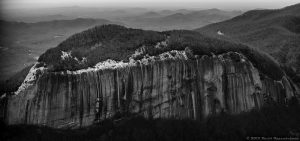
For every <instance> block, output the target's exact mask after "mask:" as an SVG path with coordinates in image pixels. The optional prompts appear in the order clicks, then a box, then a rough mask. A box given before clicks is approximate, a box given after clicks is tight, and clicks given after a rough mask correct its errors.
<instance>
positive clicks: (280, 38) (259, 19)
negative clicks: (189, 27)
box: [197, 4, 300, 85]
mask: <svg viewBox="0 0 300 141" xmlns="http://www.w3.org/2000/svg"><path fill="white" fill-rule="evenodd" d="M197 31H199V32H201V33H204V34H205V35H210V36H213V37H217V38H222V39H226V40H230V41H238V42H242V43H245V44H248V45H251V46H252V47H255V48H258V49H260V50H262V51H265V52H267V53H269V54H270V55H272V56H273V57H274V58H275V59H276V60H277V61H278V62H279V63H281V64H282V65H283V66H284V67H285V68H286V70H288V73H289V76H290V77H291V78H292V79H293V80H294V81H297V83H298V85H300V4H296V5H292V6H288V7H285V8H282V9H276V10H252V11H248V12H245V13H244V14H242V15H240V16H237V17H235V18H232V19H230V20H226V21H223V22H219V23H215V24H211V25H208V26H205V27H203V28H199V29H197Z"/></svg>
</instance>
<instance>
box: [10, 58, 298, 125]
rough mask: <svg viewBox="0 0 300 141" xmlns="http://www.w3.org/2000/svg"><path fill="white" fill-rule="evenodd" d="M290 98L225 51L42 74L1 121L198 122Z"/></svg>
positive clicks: (281, 86)
mask: <svg viewBox="0 0 300 141" xmlns="http://www.w3.org/2000/svg"><path fill="white" fill-rule="evenodd" d="M232 55H234V56H238V57H235V59H233V58H232V57H230V56H232ZM294 95H296V90H295V86H293V84H292V83H291V82H290V81H289V80H288V78H287V77H285V76H284V77H283V78H282V80H280V81H275V80H272V79H270V78H268V77H266V76H264V75H263V74H260V73H259V70H257V69H256V68H255V67H254V66H253V65H252V64H251V62H250V61H248V59H247V58H245V57H244V56H243V55H241V54H238V53H232V52H231V53H227V54H222V55H218V56H212V57H209V56H202V57H201V58H199V57H198V58H194V59H166V60H157V61H154V62H152V63H149V64H136V65H133V66H127V67H119V68H105V69H99V70H93V71H85V72H80V73H78V72H69V71H66V72H47V71H43V72H42V73H39V74H38V75H37V74H36V79H35V81H34V82H33V83H32V85H28V86H26V87H25V88H24V90H23V91H20V92H19V93H18V94H17V95H13V96H9V97H8V102H7V111H6V121H7V122H8V123H9V124H21V123H25V124H39V125H47V126H51V127H55V128H60V127H82V126H88V125H91V124H93V123H94V122H95V120H96V118H99V119H98V120H100V121H101V120H104V119H108V118H113V117H115V116H116V115H134V114H140V115H143V116H145V117H153V118H180V119H184V118H189V119H203V118H205V117H207V116H210V115H214V114H217V113H220V112H227V113H230V114H238V113H240V112H242V111H247V110H250V109H253V108H260V107H261V106H262V105H264V104H266V103H268V102H269V101H270V100H271V101H273V102H277V103H285V102H286V100H287V99H289V98H291V97H292V96H294ZM97 98H99V99H100V102H99V103H97V102H96V101H97ZM96 105H99V109H97V108H96V107H98V106H96ZM96 111H98V113H97V112H96Z"/></svg>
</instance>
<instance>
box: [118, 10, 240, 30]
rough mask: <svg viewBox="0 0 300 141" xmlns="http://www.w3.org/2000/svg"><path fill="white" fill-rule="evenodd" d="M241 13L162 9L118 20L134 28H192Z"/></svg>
mask: <svg viewBox="0 0 300 141" xmlns="http://www.w3.org/2000/svg"><path fill="white" fill-rule="evenodd" d="M240 14H242V12H241V11H223V10H219V9H207V10H198V11H196V10H186V9H180V10H174V11H172V10H162V11H158V12H153V11H150V12H146V13H144V14H141V15H138V16H131V17H125V18H121V19H120V21H121V22H123V23H125V24H126V25H128V26H130V27H134V28H143V29H149V30H159V31H163V30H172V29H194V28H196V27H199V26H204V25H208V24H211V23H215V22H220V21H223V20H226V19H230V18H232V17H234V16H237V15H240Z"/></svg>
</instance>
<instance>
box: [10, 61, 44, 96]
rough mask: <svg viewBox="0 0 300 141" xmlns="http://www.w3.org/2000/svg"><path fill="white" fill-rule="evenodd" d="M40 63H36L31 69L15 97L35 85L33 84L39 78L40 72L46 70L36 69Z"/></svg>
mask: <svg viewBox="0 0 300 141" xmlns="http://www.w3.org/2000/svg"><path fill="white" fill-rule="evenodd" d="M37 64H38V63H35V64H34V65H33V66H32V67H31V69H30V70H29V72H28V74H27V76H26V77H25V80H24V81H23V83H22V84H21V86H20V87H19V88H18V90H17V91H16V92H15V95H18V94H19V93H20V92H22V91H24V90H25V89H27V88H28V87H29V86H31V85H33V83H34V82H35V81H36V80H37V78H38V72H40V73H42V72H43V71H44V70H45V69H46V68H44V67H39V68H36V66H37Z"/></svg>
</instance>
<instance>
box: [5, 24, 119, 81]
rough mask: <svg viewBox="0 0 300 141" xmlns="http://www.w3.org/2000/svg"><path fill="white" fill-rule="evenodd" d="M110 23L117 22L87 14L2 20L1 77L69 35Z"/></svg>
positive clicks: (18, 69) (31, 60) (25, 63)
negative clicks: (68, 17)
mask: <svg viewBox="0 0 300 141" xmlns="http://www.w3.org/2000/svg"><path fill="white" fill-rule="evenodd" d="M110 23H115V22H111V21H108V20H105V19H84V18H78V19H72V20H54V21H45V22H37V23H24V22H9V21H0V31H1V32H0V36H1V39H0V64H1V65H0V78H1V79H0V81H3V80H6V79H8V78H9V77H11V76H12V75H13V74H14V73H16V72H18V71H20V70H21V69H22V68H23V67H24V66H28V65H31V64H32V63H33V62H35V61H36V60H37V58H38V56H39V55H41V54H42V53H43V52H44V51H46V50H47V49H49V48H51V47H55V46H57V44H59V43H60V42H62V41H63V40H65V39H66V38H67V37H68V36H70V35H72V34H74V33H77V32H81V31H83V30H86V29H88V28H90V27H93V26H96V25H103V24H110ZM116 24H118V23H116Z"/></svg>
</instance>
